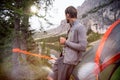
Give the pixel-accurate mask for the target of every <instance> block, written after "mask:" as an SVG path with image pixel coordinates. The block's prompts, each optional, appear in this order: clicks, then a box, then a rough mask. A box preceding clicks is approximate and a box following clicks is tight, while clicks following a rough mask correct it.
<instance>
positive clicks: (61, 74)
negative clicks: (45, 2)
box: [50, 6, 87, 80]
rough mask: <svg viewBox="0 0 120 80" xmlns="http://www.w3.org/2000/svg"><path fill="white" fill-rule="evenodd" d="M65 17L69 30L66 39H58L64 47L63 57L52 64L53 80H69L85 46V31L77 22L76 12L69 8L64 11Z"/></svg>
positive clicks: (71, 7)
mask: <svg viewBox="0 0 120 80" xmlns="http://www.w3.org/2000/svg"><path fill="white" fill-rule="evenodd" d="M65 16H66V20H67V23H69V24H70V29H69V31H68V34H67V35H68V36H67V39H66V38H64V37H60V44H61V45H64V48H63V55H62V56H61V57H60V58H58V59H57V60H56V63H55V64H54V67H53V74H52V75H50V76H51V77H52V78H53V80H69V78H70V75H71V73H72V71H73V69H74V67H75V65H77V64H78V63H79V62H80V61H81V56H82V52H83V51H85V50H86V46H87V38H86V29H85V27H84V26H83V25H82V24H80V23H79V21H78V20H77V10H76V9H75V8H74V7H73V6H69V7H67V8H66V10H65ZM51 80H52V79H51Z"/></svg>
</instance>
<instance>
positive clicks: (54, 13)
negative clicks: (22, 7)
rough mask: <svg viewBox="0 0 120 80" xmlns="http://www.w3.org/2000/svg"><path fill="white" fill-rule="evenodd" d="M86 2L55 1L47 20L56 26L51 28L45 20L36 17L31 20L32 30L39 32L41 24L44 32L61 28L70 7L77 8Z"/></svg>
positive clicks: (73, 0)
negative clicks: (66, 11)
mask: <svg viewBox="0 0 120 80" xmlns="http://www.w3.org/2000/svg"><path fill="white" fill-rule="evenodd" d="M84 1H85V0H55V1H54V2H53V6H52V8H51V10H48V13H47V14H48V15H47V16H46V18H47V19H48V20H49V21H50V22H51V23H53V24H54V25H52V26H49V25H48V24H47V23H46V22H45V21H44V20H43V19H39V18H38V17H36V16H35V15H34V16H32V17H31V18H30V20H29V22H30V25H31V27H30V29H35V30H36V31H39V29H40V26H41V24H42V26H43V28H44V30H48V29H52V28H55V27H57V26H59V25H60V22H61V20H63V19H65V14H64V11H65V9H66V8H67V7H68V6H74V7H75V8H77V7H78V6H80V5H81V4H82V3H83V2H84ZM41 13H42V12H41ZM43 14H44V13H43ZM41 22H42V23H41ZM40 23H41V24H40Z"/></svg>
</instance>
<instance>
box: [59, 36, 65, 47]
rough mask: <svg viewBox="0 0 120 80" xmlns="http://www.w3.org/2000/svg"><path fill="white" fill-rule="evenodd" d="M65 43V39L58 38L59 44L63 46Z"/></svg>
mask: <svg viewBox="0 0 120 80" xmlns="http://www.w3.org/2000/svg"><path fill="white" fill-rule="evenodd" d="M65 41H66V39H65V38H64V37H60V44H62V45H64V44H65Z"/></svg>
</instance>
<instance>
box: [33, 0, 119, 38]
mask: <svg viewBox="0 0 120 80" xmlns="http://www.w3.org/2000/svg"><path fill="white" fill-rule="evenodd" d="M77 10H78V19H79V20H80V22H81V23H82V24H84V25H85V26H86V28H87V30H89V29H91V30H92V31H93V32H96V33H99V34H104V33H105V32H106V30H107V29H108V27H109V25H111V24H112V23H113V22H114V21H116V20H117V19H120V0H85V2H84V3H83V4H82V5H81V6H78V7H77ZM68 26H69V25H68V24H67V23H66V21H65V20H62V21H61V24H60V25H59V26H58V27H57V28H55V29H51V30H48V31H45V32H39V33H36V34H35V35H34V38H35V39H41V38H46V37H52V36H58V35H61V34H65V33H66V32H67V30H68V29H69V27H68Z"/></svg>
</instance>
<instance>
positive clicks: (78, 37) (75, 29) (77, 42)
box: [63, 20, 87, 65]
mask: <svg viewBox="0 0 120 80" xmlns="http://www.w3.org/2000/svg"><path fill="white" fill-rule="evenodd" d="M86 46H87V36H86V29H85V27H84V26H83V25H82V24H80V23H79V21H78V20H75V21H74V23H73V24H72V27H71V28H70V31H69V33H68V39H67V40H66V42H65V46H64V48H63V55H64V61H63V62H64V63H67V64H73V65H77V64H78V62H79V61H81V56H82V52H84V51H85V50H86Z"/></svg>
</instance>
